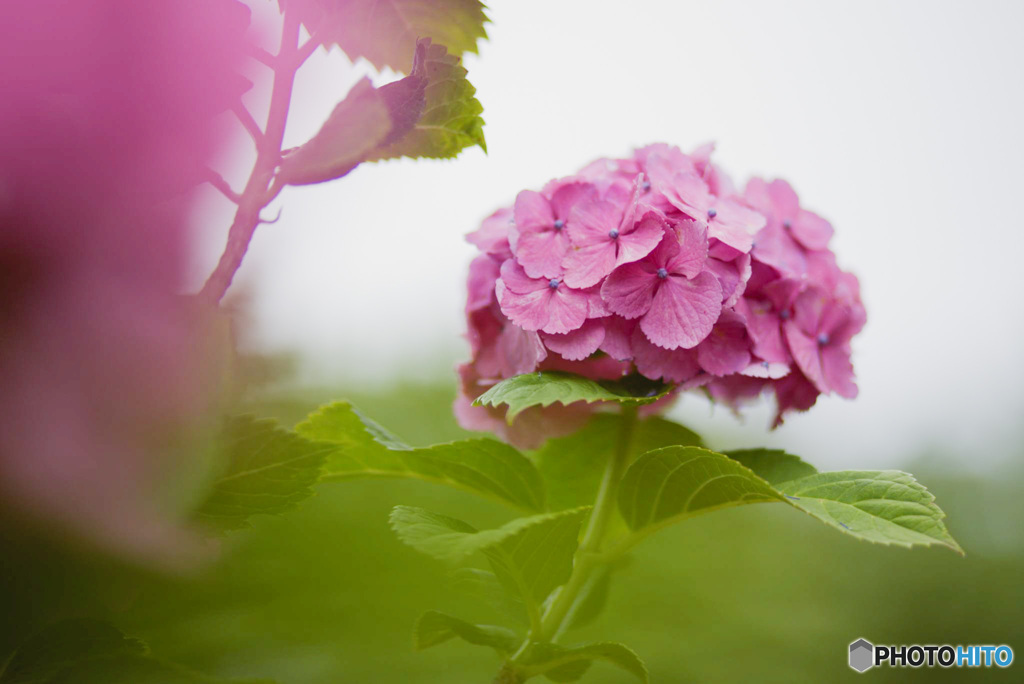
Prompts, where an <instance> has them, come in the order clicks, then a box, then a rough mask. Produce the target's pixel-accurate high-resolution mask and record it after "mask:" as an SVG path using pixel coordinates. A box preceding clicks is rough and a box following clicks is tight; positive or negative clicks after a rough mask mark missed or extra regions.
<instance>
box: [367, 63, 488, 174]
mask: <svg viewBox="0 0 1024 684" xmlns="http://www.w3.org/2000/svg"><path fill="white" fill-rule="evenodd" d="M425 65H426V66H425V72H426V89H425V91H424V105H423V107H422V114H421V115H419V116H417V118H416V120H415V123H414V124H413V125H412V127H411V129H406V130H407V132H404V133H403V134H402V135H401V136H397V135H396V136H394V137H392V138H390V139H389V140H387V141H385V143H384V144H382V145H380V146H379V147H376V148H375V149H374V150H373V151H372V152H370V153H369V154H368V155H367V156H366V159H367V161H380V160H383V159H396V158H398V157H409V158H412V159H416V158H421V157H426V158H430V159H450V158H452V157H455V156H456V155H458V153H459V152H461V151H462V150H463V149H465V148H467V147H472V146H473V145H479V146H480V148H481V149H482V150H483V151H484V152H486V151H487V142H486V140H485V139H484V120H483V118H482V117H481V116H480V114H482V113H483V111H484V108H483V106H481V104H480V102H479V101H478V100H477V99H476V88H474V87H473V84H472V83H470V82H469V80H468V79H467V78H466V69H465V68H463V66H462V65H461V60H460V59H459V58H458V57H457V56H455V55H450V54H448V52H447V50H446V48H445V46H444V45H438V44H434V45H431V46H430V47H429V48H428V49H427V52H426V58H425ZM385 87H386V86H385Z"/></svg>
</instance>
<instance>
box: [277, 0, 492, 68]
mask: <svg viewBox="0 0 1024 684" xmlns="http://www.w3.org/2000/svg"><path fill="white" fill-rule="evenodd" d="M278 1H279V4H280V5H281V7H282V8H286V9H287V10H288V11H295V12H298V13H299V18H300V19H301V21H302V23H303V24H305V26H306V29H307V30H308V31H309V32H310V33H317V35H319V36H320V38H321V39H322V42H323V43H324V45H328V46H329V45H337V46H339V47H340V48H341V49H342V50H344V51H345V53H346V54H347V55H348V56H349V58H350V59H351V60H352V61H353V62H354V61H356V60H357V59H359V58H360V57H365V58H366V60H367V61H369V62H370V63H371V64H373V65H374V66H375V67H376V68H377V69H383V68H384V67H391V68H392V69H395V70H396V71H401V72H404V73H408V72H409V65H410V64H411V62H412V50H411V49H410V46H411V45H412V44H413V42H414V41H415V40H416V39H417V38H432V39H433V40H434V41H435V42H438V43H442V44H444V45H447V46H448V49H449V50H450V51H451V52H452V54H455V55H461V54H462V53H464V52H476V42H477V40H478V39H480V38H486V37H487V32H486V31H485V30H484V22H486V21H487V16H486V15H485V14H484V6H483V3H481V2H480V0H278Z"/></svg>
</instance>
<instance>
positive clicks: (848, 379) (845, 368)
mask: <svg viewBox="0 0 1024 684" xmlns="http://www.w3.org/2000/svg"><path fill="white" fill-rule="evenodd" d="M821 370H822V375H823V376H824V378H825V384H826V385H827V386H828V387H829V388H830V389H832V390H833V391H835V393H836V394H838V395H839V396H841V397H846V398H847V399H854V398H856V396H857V385H856V383H854V381H853V364H852V363H850V347H849V346H848V345H837V344H827V345H824V346H823V347H822V348H821Z"/></svg>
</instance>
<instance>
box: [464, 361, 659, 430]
mask: <svg viewBox="0 0 1024 684" xmlns="http://www.w3.org/2000/svg"><path fill="white" fill-rule="evenodd" d="M670 389H671V385H665V384H663V383H659V382H654V381H651V380H646V379H645V378H640V377H639V376H629V377H627V378H623V379H622V380H601V381H596V380H591V379H590V378H584V377H582V376H580V375H573V374H571V373H562V372H557V371H543V372H541V371H538V372H536V373H524V374H522V375H516V376H513V377H511V378H508V379H506V380H502V381H501V382H499V383H498V384H497V385H495V386H494V387H492V388H491V389H489V390H487V391H486V392H484V393H483V394H482V395H480V397H478V398H477V400H476V401H475V402H473V404H474V405H475V406H494V407H497V406H501V405H506V406H508V413H507V414H506V418H507V420H508V421H509V423H511V422H512V421H513V420H514V419H515V417H516V416H517V415H519V414H520V413H522V412H523V411H525V410H526V409H528V408H530V407H531V406H550V405H552V404H554V403H556V402H557V403H560V404H563V405H566V406H567V405H569V404H573V403H575V402H577V401H583V402H586V403H588V404H591V403H594V402H596V401H614V402H617V403H620V404H629V405H634V406H639V405H642V404H650V403H652V402H655V401H657V400H658V399H660V398H662V397H663V396H665V395H666V394H668V392H669V390H670Z"/></svg>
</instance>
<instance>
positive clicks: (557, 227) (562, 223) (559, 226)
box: [555, 219, 565, 230]
mask: <svg viewBox="0 0 1024 684" xmlns="http://www.w3.org/2000/svg"><path fill="white" fill-rule="evenodd" d="M564 226H565V221H563V220H562V219H555V230H562V228H563V227H564Z"/></svg>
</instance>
